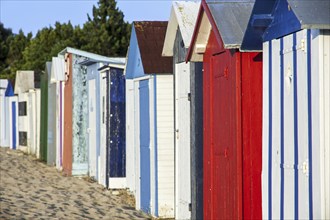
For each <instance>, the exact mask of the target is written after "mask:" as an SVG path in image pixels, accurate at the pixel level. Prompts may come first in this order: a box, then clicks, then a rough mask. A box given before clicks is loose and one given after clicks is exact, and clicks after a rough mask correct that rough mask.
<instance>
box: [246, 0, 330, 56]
mask: <svg viewBox="0 0 330 220" xmlns="http://www.w3.org/2000/svg"><path fill="white" fill-rule="evenodd" d="M311 28H313V29H330V0H267V1H264V0H256V3H255V5H254V8H253V10H252V14H251V17H250V20H249V23H248V28H247V30H246V33H245V36H244V40H243V43H242V46H241V50H262V42H263V41H267V40H271V39H275V38H279V37H282V36H285V35H288V34H290V33H293V32H296V31H299V30H301V29H311Z"/></svg>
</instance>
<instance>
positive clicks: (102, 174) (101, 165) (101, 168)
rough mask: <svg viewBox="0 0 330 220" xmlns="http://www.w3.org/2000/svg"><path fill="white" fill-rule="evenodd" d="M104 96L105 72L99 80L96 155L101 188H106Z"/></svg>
mask: <svg viewBox="0 0 330 220" xmlns="http://www.w3.org/2000/svg"><path fill="white" fill-rule="evenodd" d="M106 96H107V77H106V72H102V73H101V79H100V97H101V100H100V101H101V107H100V118H101V128H100V132H101V134H100V137H101V140H100V152H99V153H100V154H99V155H98V159H97V161H98V163H97V166H98V181H99V183H100V184H102V185H103V186H106V166H107V165H106V158H107V157H106V152H107V145H106V140H107V123H106V116H107V108H106V100H107V99H106Z"/></svg>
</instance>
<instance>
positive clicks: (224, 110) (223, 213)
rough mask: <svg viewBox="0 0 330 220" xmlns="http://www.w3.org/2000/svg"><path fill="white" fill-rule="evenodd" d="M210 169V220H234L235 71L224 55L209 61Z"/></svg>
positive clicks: (236, 188)
mask: <svg viewBox="0 0 330 220" xmlns="http://www.w3.org/2000/svg"><path fill="white" fill-rule="evenodd" d="M209 77H210V79H209V80H210V87H209V88H210V89H209V92H210V106H209V112H206V114H208V113H209V114H210V119H209V120H210V124H209V126H210V138H211V139H210V147H211V149H210V169H211V172H210V174H211V186H210V189H211V192H210V193H211V201H210V203H211V204H212V213H213V215H212V216H213V218H221V219H238V218H239V213H238V211H239V210H238V206H239V203H241V202H242V200H241V199H239V198H241V195H239V188H241V187H242V186H240V184H239V182H238V178H239V177H238V176H239V175H241V173H239V172H238V170H237V169H238V167H237V166H238V165H237V164H238V145H237V142H236V139H237V132H238V130H239V129H238V128H237V126H238V125H237V103H236V98H237V97H236V89H237V88H236V71H235V59H234V55H232V54H231V53H230V51H226V52H224V53H222V54H220V55H216V56H212V57H211V68H210V76H209Z"/></svg>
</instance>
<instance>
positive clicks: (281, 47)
mask: <svg viewBox="0 0 330 220" xmlns="http://www.w3.org/2000/svg"><path fill="white" fill-rule="evenodd" d="M283 50H284V42H283V38H281V40H280V51H281V52H280V68H281V69H280V71H281V72H280V74H281V76H280V77H281V79H280V80H281V82H280V85H281V94H280V96H281V100H280V102H281V105H280V108H281V109H280V111H281V116H280V117H281V125H280V126H281V140H280V141H281V143H280V144H281V145H280V147H281V167H280V169H281V188H280V218H281V219H284V168H283V166H282V165H283V164H284V54H283Z"/></svg>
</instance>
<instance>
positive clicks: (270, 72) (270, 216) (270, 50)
mask: <svg viewBox="0 0 330 220" xmlns="http://www.w3.org/2000/svg"><path fill="white" fill-rule="evenodd" d="M268 62H269V70H268V72H269V76H268V77H269V79H268V100H269V106H268V117H269V123H268V154H269V155H268V156H269V158H268V219H272V161H273V155H272V142H273V139H272V133H273V131H272V127H273V125H272V123H273V111H272V108H273V103H272V102H273V100H272V90H273V89H272V84H273V82H272V41H269V61H268Z"/></svg>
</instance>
